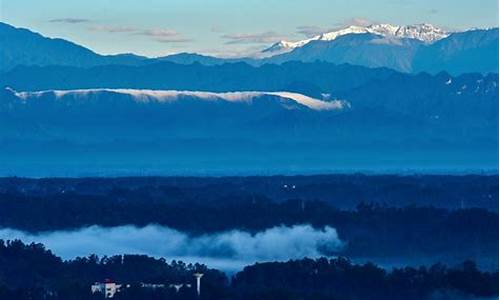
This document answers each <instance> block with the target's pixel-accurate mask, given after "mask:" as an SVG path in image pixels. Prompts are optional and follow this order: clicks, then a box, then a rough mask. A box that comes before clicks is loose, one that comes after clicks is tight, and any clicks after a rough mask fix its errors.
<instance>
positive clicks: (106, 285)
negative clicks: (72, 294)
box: [90, 279, 122, 298]
mask: <svg viewBox="0 0 500 300" xmlns="http://www.w3.org/2000/svg"><path fill="white" fill-rule="evenodd" d="M121 288H122V285H121V284H116V282H113V281H112V280H110V279H106V280H104V282H96V283H94V284H93V285H92V286H91V287H90V290H91V291H92V294H94V293H102V294H104V298H113V297H114V296H115V294H116V293H118V292H120V289H121Z"/></svg>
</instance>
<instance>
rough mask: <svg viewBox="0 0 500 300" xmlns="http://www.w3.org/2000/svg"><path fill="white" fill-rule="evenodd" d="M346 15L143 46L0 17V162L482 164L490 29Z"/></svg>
mask: <svg viewBox="0 0 500 300" xmlns="http://www.w3.org/2000/svg"><path fill="white" fill-rule="evenodd" d="M349 30H351V31H356V32H348V31H344V32H337V34H336V36H334V34H333V33H332V34H330V35H329V36H330V38H328V39H327V38H326V37H325V38H318V39H314V40H311V41H308V42H307V43H304V44H303V45H298V46H296V47H295V48H294V49H293V50H291V51H288V52H285V53H281V54H277V55H272V56H270V57H266V58H261V59H255V58H241V59H223V58H216V57H210V56H204V55H200V54H194V53H180V54H176V55H171V56H166V57H160V58H154V59H151V58H146V57H141V56H136V55H133V54H125V55H112V56H103V55H99V54H97V53H94V52H92V51H91V50H89V49H86V48H84V47H81V46H79V45H76V44H74V43H71V42H68V41H65V40H61V39H49V38H46V37H43V36H41V35H39V34H36V33H33V32H31V31H29V30H26V29H17V28H14V27H11V26H9V25H7V24H3V23H0V38H1V39H2V41H6V42H5V43H1V44H0V70H1V71H0V72H1V75H0V175H2V174H3V175H9V174H15V175H29V176H48V175H55V176H61V175H82V174H83V175H84V174H88V175H96V174H97V175H99V174H101V173H99V172H100V171H101V170H105V172H106V173H105V174H104V175H110V174H116V175H123V174H135V175H137V174H138V170H146V171H145V172H151V173H155V172H156V173H157V174H167V173H169V174H189V173H190V172H194V170H196V173H197V174H199V173H203V172H205V171H206V172H207V173H209V174H212V175H213V174H216V173H217V172H220V173H222V174H228V173H229V174H234V173H240V172H244V173H245V172H246V173H255V172H257V173H262V172H269V173H293V172H297V173H308V172H312V173H318V172H323V171H324V172H330V171H332V170H337V171H338V170H374V171H380V170H408V169H410V170H429V169H430V170H447V171H449V170H458V171H463V170H470V169H473V170H477V169H481V170H484V169H488V170H492V169H493V170H498V96H499V90H498V84H499V82H498V29H490V30H472V31H466V32H461V33H447V32H444V31H441V30H439V29H436V28H434V27H430V26H427V25H426V26H422V27H404V28H399V27H398V28H396V27H390V26H382V27H376V26H374V27H370V28H369V29H366V28H365V29H363V28H357V29H356V30H354V29H353V28H350V29H349ZM443 69H444V70H446V71H442V70H443ZM402 71H404V72H402ZM129 172H130V173H129Z"/></svg>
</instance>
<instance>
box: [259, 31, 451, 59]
mask: <svg viewBox="0 0 500 300" xmlns="http://www.w3.org/2000/svg"><path fill="white" fill-rule="evenodd" d="M363 33H372V34H377V35H381V36H384V37H389V38H391V37H392V38H410V39H417V40H420V41H422V42H425V43H433V42H435V41H438V40H440V39H443V38H445V37H447V36H448V35H449V33H448V32H446V31H445V30H443V29H441V28H438V27H435V26H433V25H431V24H416V25H405V26H397V25H391V24H372V25H368V26H357V25H351V26H348V27H346V28H342V29H339V30H336V31H332V32H327V33H323V34H320V35H317V36H315V37H312V38H310V39H306V40H301V41H297V42H289V41H279V42H277V43H275V44H273V45H272V46H271V47H269V48H267V49H265V50H263V51H262V52H263V53H264V54H272V55H275V54H281V53H286V52H289V51H292V50H293V49H295V48H298V47H302V46H304V45H305V44H307V43H309V42H311V41H333V40H335V39H336V38H337V37H339V36H342V35H347V34H363Z"/></svg>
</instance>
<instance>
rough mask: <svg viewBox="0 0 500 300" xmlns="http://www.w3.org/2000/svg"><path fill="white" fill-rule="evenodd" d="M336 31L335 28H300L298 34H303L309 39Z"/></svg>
mask: <svg viewBox="0 0 500 300" xmlns="http://www.w3.org/2000/svg"><path fill="white" fill-rule="evenodd" d="M333 30H335V28H333V27H331V28H326V27H319V26H299V27H297V33H299V34H302V35H304V36H306V37H308V38H311V37H314V36H318V35H320V34H322V33H326V32H330V31H333Z"/></svg>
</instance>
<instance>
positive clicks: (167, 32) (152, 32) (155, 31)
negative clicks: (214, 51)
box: [88, 25, 192, 43]
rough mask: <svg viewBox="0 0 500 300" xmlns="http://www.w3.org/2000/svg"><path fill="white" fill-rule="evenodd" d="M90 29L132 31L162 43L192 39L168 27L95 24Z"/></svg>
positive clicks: (116, 31) (118, 31) (114, 31)
mask: <svg viewBox="0 0 500 300" xmlns="http://www.w3.org/2000/svg"><path fill="white" fill-rule="evenodd" d="M88 29H89V30H92V31H98V32H105V33H130V34H133V35H141V36H147V37H151V38H153V40H155V41H157V42H160V43H186V42H191V41H192V39H189V38H186V37H183V36H182V35H181V34H180V33H179V32H177V31H176V30H173V29H166V28H150V29H141V28H137V27H130V26H115V25H95V26H91V27H89V28H88Z"/></svg>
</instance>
